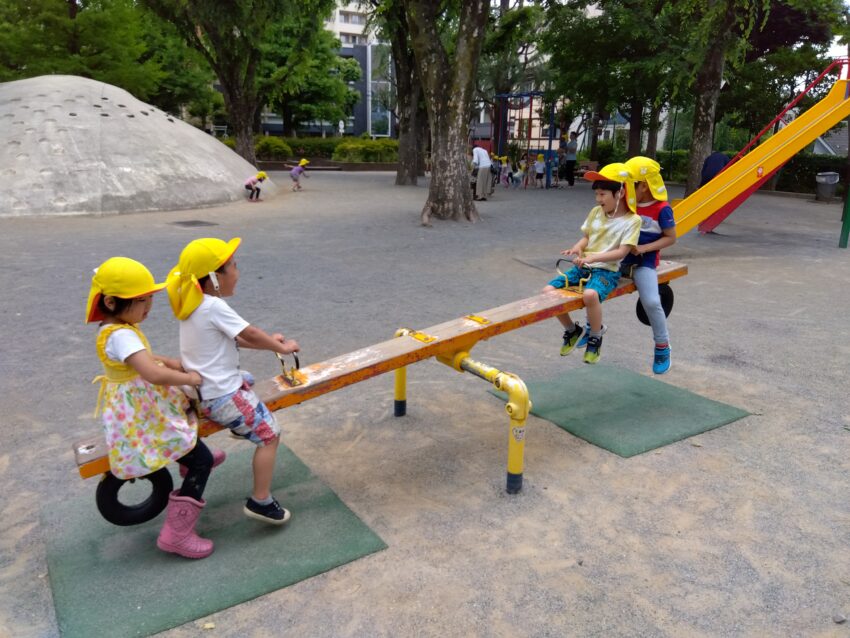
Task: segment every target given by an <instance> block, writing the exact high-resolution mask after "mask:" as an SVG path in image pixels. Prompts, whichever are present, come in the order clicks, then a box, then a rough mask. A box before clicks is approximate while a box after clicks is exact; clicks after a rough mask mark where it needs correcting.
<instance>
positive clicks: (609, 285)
mask: <svg viewBox="0 0 850 638" xmlns="http://www.w3.org/2000/svg"><path fill="white" fill-rule="evenodd" d="M588 275H589V276H590V280H589V281H587V282H585V284H584V287H585V288H589V289H590V290H595V291H596V294H598V295H599V301H605V299H606V298H607V297H608V295H610V294H611V291H612V290H614V288H616V287H617V284H618V283H619V281H620V273H619V272H615V271H612V270H605V269H604V268H587V267H582V268H578V267H577V266H573V267H572V268H570V269H569V270H568V271H567V272H565V273H564V274H563V275H558V276H557V277H555V278H554V279H553V280H552V281H550V282H549V285H550V286H552V287H553V288H566V287H567V283H568V282H569V285H570V286H578V284H579V280H580V279H584V278H586V277H587V276H588Z"/></svg>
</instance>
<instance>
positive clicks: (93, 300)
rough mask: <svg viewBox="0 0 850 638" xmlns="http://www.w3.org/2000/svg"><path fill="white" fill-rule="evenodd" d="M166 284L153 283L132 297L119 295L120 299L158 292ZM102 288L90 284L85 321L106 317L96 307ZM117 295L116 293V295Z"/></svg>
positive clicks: (91, 321)
mask: <svg viewBox="0 0 850 638" xmlns="http://www.w3.org/2000/svg"><path fill="white" fill-rule="evenodd" d="M166 285H167V283H166V282H164V281H163V282H162V283H154V285H153V286H152V287H150V289H147V290H145V291H143V292H140V293H138V294H136V295H133V296H132V297H121V298H122V299H138V298H139V297H146V296H147V295H151V294H153V293H155V292H159V291H160V290H162V289H163V288H165V286H166ZM103 294H104V292H103V290H102V289H101V288H100V287H99V286H96V285H94V284H92V287H91V289H90V290H89V298H88V301H87V302H86V323H93V322H95V321H103V320H104V319H106V317H105V316H104V314H103V313H102V312H101V311H100V309H99V308H98V301H100V298H101V297H102V296H103ZM116 296H117V295H116Z"/></svg>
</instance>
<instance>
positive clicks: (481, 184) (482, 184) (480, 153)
mask: <svg viewBox="0 0 850 638" xmlns="http://www.w3.org/2000/svg"><path fill="white" fill-rule="evenodd" d="M491 165H492V162H491V161H490V154H489V153H488V152H487V151H485V150H484V149H483V148H482V147H481V142H476V143H475V146H474V148H473V149H472V167H473V168H474V169H475V171H476V172H477V177H476V180H475V200H476V201H479V202H485V201H487V196H488V195H490V193H491V192H492V186H493V179H492V177H491V176H490V166H491Z"/></svg>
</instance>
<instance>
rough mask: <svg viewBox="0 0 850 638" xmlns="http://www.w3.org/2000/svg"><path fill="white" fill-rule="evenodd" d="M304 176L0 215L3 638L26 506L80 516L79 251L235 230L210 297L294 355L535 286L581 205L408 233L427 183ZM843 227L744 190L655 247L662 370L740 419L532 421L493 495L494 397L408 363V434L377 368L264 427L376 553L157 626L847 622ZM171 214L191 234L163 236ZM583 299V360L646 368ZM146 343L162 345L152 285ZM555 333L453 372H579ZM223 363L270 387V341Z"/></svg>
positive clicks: (28, 591) (638, 628) (17, 625)
mask: <svg viewBox="0 0 850 638" xmlns="http://www.w3.org/2000/svg"><path fill="white" fill-rule="evenodd" d="M272 178H273V179H275V180H277V181H278V183H281V184H286V180H287V179H288V178H287V176H286V175H285V174H273V175H272ZM304 185H305V190H304V191H303V192H301V193H292V192H290V191H289V190H288V189H287V188H283V189H281V190H282V191H283V193H282V194H281V195H279V196H277V197H276V198H274V199H271V200H269V201H265V202H262V203H259V204H248V203H242V204H237V205H232V206H229V207H227V208H219V209H203V210H196V211H179V212H169V213H146V214H136V215H122V216H112V217H53V218H5V219H3V218H0V285H2V289H3V290H4V292H5V299H4V301H3V303H2V304H0V340H2V341H0V343H1V344H2V345H0V353H2V356H0V414H3V418H2V425H0V479H2V482H3V484H5V485H6V489H5V490H4V496H3V499H2V504H0V512H1V513H0V635H9V636H25V637H28V636H38V637H41V636H55V635H57V634H58V630H57V626H56V621H55V616H54V613H53V606H52V600H51V593H50V586H49V579H48V578H47V567H46V563H45V534H46V533H47V530H46V529H45V528H43V527H42V526H41V524H40V515H39V512H40V510H41V509H42V508H44V507H50V505H51V503H56V502H58V501H60V500H62V499H67V498H73V497H77V496H79V495H81V494H91V496H92V505H93V500H94V487H95V485H94V482H92V481H85V482H84V481H82V480H80V479H79V477H78V475H77V473H76V468H75V466H74V460H73V455H72V453H71V448H70V444H71V442H72V441H74V440H76V439H78V438H83V437H86V436H89V435H91V434H92V433H94V432H96V431H97V428H98V426H97V424H96V422H95V421H94V420H93V419H92V418H91V410H92V408H93V405H94V401H95V396H96V391H95V389H94V388H93V387H92V386H91V385H90V380H91V378H92V377H93V376H95V374H97V373H98V367H99V364H98V362H97V358H96V356H95V353H94V348H93V347H92V343H93V337H92V335H93V332H94V330H93V329H92V328H91V327H86V326H85V325H83V323H82V321H83V314H84V304H85V298H86V294H87V292H88V285H89V280H90V276H91V269H92V268H93V267H94V266H96V265H97V264H99V263H100V262H101V261H102V260H104V259H105V258H107V257H110V256H113V255H121V254H123V255H127V256H130V257H134V258H137V259H139V260H141V261H143V262H144V263H145V264H147V265H148V266H149V267H150V268H151V269H152V270H153V271H154V274H155V275H156V276H157V277H158V278H159V277H162V276H164V275H165V274H166V273H167V271H168V270H169V268H170V267H171V265H173V263H174V262H175V261H176V258H177V255H178V254H179V251H180V249H181V248H182V246H183V245H184V244H185V243H186V242H188V241H189V240H191V239H193V238H195V237H200V236H209V235H212V236H219V237H222V238H225V239H228V238H230V237H232V236H241V237H242V238H243V245H242V248H241V249H240V251H239V253H238V256H239V265H240V270H241V271H242V279H241V281H240V283H239V287H238V290H237V294H236V297H234V299H233V305H234V307H235V308H236V309H237V310H238V311H239V312H240V313H241V314H243V315H244V316H245V317H246V318H248V319H249V320H250V321H252V323H256V324H257V325H259V326H261V327H264V328H266V329H268V330H273V329H274V330H279V331H282V332H285V333H286V334H287V335H288V336H292V337H295V338H296V339H298V341H299V342H300V344H301V347H302V351H303V355H302V361H303V362H305V363H309V362H313V361H319V360H322V359H325V358H328V357H331V356H334V355H337V354H342V353H345V352H348V351H350V350H354V349H357V348H360V347H363V346H366V345H369V344H371V343H375V342H378V341H383V340H385V339H387V338H389V337H390V336H391V335H392V334H393V332H394V331H395V330H396V329H397V328H399V327H401V326H405V327H411V328H418V329H423V328H427V327H428V326H430V325H433V324H437V323H441V322H443V321H445V320H448V319H452V318H455V317H458V316H461V315H464V314H468V313H476V312H480V311H483V310H486V309H488V308H492V307H495V306H498V305H501V304H503V303H507V302H509V301H513V300H516V299H519V298H522V297H525V296H529V295H531V294H533V293H534V292H535V291H537V290H538V289H540V288H541V287H542V286H543V285H544V284H545V283H546V281H547V279H548V278H549V277H550V274H551V271H549V272H547V271H544V270H541V269H540V268H535V267H533V266H529V265H528V264H529V263H532V264H546V263H552V264H553V265H554V261H555V259H556V258H557V256H558V255H557V253H558V250H560V249H561V248H563V247H566V246H569V245H571V244H572V243H573V242H574V240H575V238H576V236H577V233H578V227H579V225H580V223H581V221H582V219H583V218H584V215H585V214H586V212H587V210H588V209H589V208H590V207H591V205H592V204H593V198H592V194H591V191H590V189H589V187H588V186H587V185H586V184H582V185H577V186H576V188H574V189H569V190H558V191H504V190H498V191H497V193H496V195H495V197H494V198H493V199H492V200H491V201H488V202H482V203H480V204H479V210H480V211H481V215H482V221H481V222H480V223H478V224H475V225H469V224H459V223H454V222H436V223H435V225H434V227H432V228H423V227H421V226H420V225H419V223H418V220H419V210H420V208H421V205H422V203H423V202H424V199H425V195H426V189H425V187H424V186H419V187H410V188H399V187H394V186H393V175H391V174H389V173H377V174H365V173H360V174H357V173H319V172H315V173H314V174H313V175H312V177H311V179H309V180H305V183H304ZM673 190H674V191H675V190H676V189H675V188H674V189H673ZM675 194H676V193H675V192H674V195H675ZM840 214H841V208H840V206H839V205H838V204H821V203H815V202H812V201H809V200H805V199H799V198H782V197H775V196H769V195H756V196H754V197H753V198H751V199H750V200H749V201H748V202H747V203H746V204H745V205H744V206H742V207H741V209H739V210H738V211H737V212H736V213H735V214H734V215H732V216H731V217H730V218H729V219H728V220H727V221H726V222H724V223H723V225H721V226H720V227H719V229H718V231H719V232H718V233H717V234H712V235H706V236H701V235H699V234H698V233H696V232H693V233H690V234H689V235H687V236H685V237H684V238H682V239H681V240H680V241H679V242H678V243H677V244H676V245H675V246H673V247H672V248H671V249H670V250H668V251H666V252H665V257H666V258H668V259H674V260H677V261H682V262H685V263H687V264H688V265H689V267H690V274H689V276H687V277H685V278H684V279H681V280H679V281H677V282H674V289H675V292H676V306H675V308H674V311H673V314H672V316H671V321H670V328H671V336H672V343H673V348H674V350H673V368H672V370H671V371H670V372H669V373H668V374H667V375H666V376H665V377H663V380H664V381H665V382H667V383H670V384H672V385H675V386H678V387H682V388H686V389H688V390H691V391H694V392H698V393H700V394H702V395H703V396H706V397H708V398H711V399H716V400H720V401H724V402H727V403H730V404H733V405H736V406H738V407H741V408H743V409H746V410H748V411H749V412H751V413H752V416H750V417H747V418H745V419H743V420H741V421H738V422H736V423H733V424H731V425H729V426H726V427H722V428H719V429H717V430H713V431H711V432H707V433H705V434H702V435H699V436H697V437H694V438H692V439H688V440H686V441H681V442H679V443H675V444H673V445H669V446H667V447H664V448H661V449H659V450H655V451H652V452H649V453H646V454H643V455H640V456H637V457H633V458H630V459H622V458H619V457H617V456H615V455H613V454H611V453H609V452H606V451H605V450H602V449H598V448H596V447H594V446H591V445H589V444H587V443H585V442H584V441H581V440H579V439H576V438H574V437H573V436H571V435H569V434H568V433H566V432H564V431H562V430H560V429H558V428H557V427H555V426H554V425H552V424H550V423H548V422H546V421H542V420H539V419H537V418H534V417H531V418H530V419H529V421H528V431H527V443H526V451H525V485H524V488H523V491H522V493H521V494H519V495H516V496H509V495H507V494H506V493H505V492H504V480H505V476H504V475H505V464H506V454H507V446H506V436H507V418H506V416H505V415H504V411H503V406H502V404H500V402H498V401H496V400H495V399H493V398H492V397H489V396H488V395H487V393H486V392H485V391H486V389H487V388H486V385H485V384H484V383H483V382H481V381H480V380H479V379H476V378H474V377H471V376H470V375H463V376H458V375H457V374H456V373H453V372H452V371H450V370H448V369H447V368H445V367H444V366H441V365H439V364H436V363H434V362H432V361H427V362H423V363H421V364H419V365H417V366H414V367H413V368H412V369H411V370H410V372H409V379H408V416H407V417H405V418H404V419H394V418H393V417H392V416H391V413H392V378H391V377H390V376H384V377H379V378H377V379H373V380H370V381H366V382H364V383H361V384H358V385H355V386H351V387H349V388H346V389H343V390H341V391H338V392H335V393H333V394H330V395H326V396H324V397H320V398H318V399H316V400H314V401H311V402H308V403H306V404H303V405H301V406H297V407H294V408H290V409H287V410H285V411H283V412H281V413H279V414H278V416H279V418H280V420H281V422H282V424H283V426H284V429H285V434H284V436H285V442H286V444H287V445H289V446H290V447H291V448H292V449H293V450H294V451H295V452H296V454H298V456H299V457H300V458H301V459H302V460H303V461H304V462H305V463H307V464H308V465H309V466H310V467H311V469H312V470H313V471H314V472H315V473H316V474H317V475H318V476H319V477H320V478H321V479H322V480H323V481H325V483H327V484H328V485H329V486H330V487H331V488H332V489H333V490H335V491H336V492H337V493H338V494H339V496H340V497H341V498H342V500H343V501H344V502H345V503H346V504H347V505H348V506H349V507H350V508H351V509H352V510H354V511H355V512H356V513H357V514H358V515H359V516H360V517H361V518H362V519H363V520H364V521H365V522H366V523H367V524H368V525H369V526H370V527H372V529H374V530H375V531H376V532H377V533H378V534H379V535H380V536H381V537H382V538H383V539H384V540H385V541H386V543H387V544H388V545H389V548H388V549H387V550H385V551H383V552H379V553H378V554H374V555H371V556H368V557H365V558H363V559H361V560H358V561H355V562H354V563H351V564H348V565H345V566H343V567H340V568H338V569H335V570H332V571H331V572H329V573H326V574H322V575H319V576H316V577H314V578H311V579H309V580H306V581H303V582H301V583H298V584H296V585H293V586H291V587H288V588H286V589H282V590H280V591H276V592H273V593H271V594H269V595H267V596H263V597H261V598H258V599H256V600H253V601H250V602H247V603H244V604H242V605H239V606H237V607H234V608H231V609H227V610H224V611H222V612H220V613H218V614H215V615H213V616H210V617H207V618H201V619H198V620H197V621H195V622H192V623H189V624H187V625H184V626H182V627H178V628H175V629H173V630H171V631H169V632H166V633H165V634H163V635H167V636H170V637H174V638H177V637H188V636H198V635H204V636H216V635H217V636H282V635H286V636H370V637H371V636H508V635H510V636H565V635H569V636H573V635H575V636H611V635H616V636H712V637H713V636H789V635H794V636H848V635H850V628H848V623H844V624H838V623H836V622H835V621H834V619H833V616H836V615H837V614H844V615H850V555H848V552H847V541H848V527H849V526H850V506H848V500H847V498H846V494H847V474H848V469H850V463H848V455H847V449H848V437H850V410H848V402H847V399H846V395H847V386H848V375H847V369H848V365H847V360H848V358H850V338H848V335H850V330H848V325H847V324H848V317H850V301H848V295H847V289H848V284H849V283H850V259H848V255H850V253H848V251H846V250H840V249H838V248H837V244H838V234H839V230H840ZM187 220H200V221H205V222H209V223H211V224H215V226H210V227H201V228H185V227H180V226H176V225H175V224H174V223H175V222H178V221H187ZM604 312H605V319H606V323H607V324H609V325H610V329H609V331H608V333H607V334H606V336H605V344H604V347H603V360H604V361H605V362H606V363H608V364H610V365H616V366H620V367H622V368H623V369H627V370H631V371H634V372H638V373H641V374H647V375H651V374H652V373H651V371H650V364H651V348H652V340H651V333H650V331H649V329H648V328H647V327H645V326H643V325H642V324H639V323H638V322H637V320H636V319H635V317H634V300H633V299H632V298H626V299H617V300H612V301H611V302H610V304H606V305H605V306H604ZM143 329H144V331H145V333H146V334H147V335H148V337H149V338H150V339H151V341H152V342H153V345H154V347H155V349H156V350H157V351H159V352H163V353H176V352H177V329H176V324H175V322H174V320H173V319H172V317H171V313H170V311H169V309H168V304H167V301H166V300H165V298H164V297H162V298H159V299H158V300H157V302H156V304H155V306H154V310H153V312H152V314H151V317H150V318H149V319H148V320H147V321H146V322H145V324H144V326H143ZM559 335H560V330H559V329H558V325H557V324H556V322H554V321H550V322H547V323H545V324H537V325H534V326H530V327H528V328H525V329H523V330H519V331H515V332H512V333H509V334H506V335H503V336H500V337H499V338H497V339H493V340H492V341H490V342H484V343H480V344H479V345H478V346H477V347H476V348H475V350H474V353H473V356H474V357H475V358H476V359H478V360H480V361H483V362H486V363H489V364H491V365H494V366H496V367H498V368H501V369H504V370H509V371H511V372H514V373H516V374H518V375H520V376H521V377H523V378H529V379H530V378H545V377H550V376H552V375H555V374H559V373H562V372H564V371H568V370H569V369H571V368H573V367H575V366H580V365H583V364H582V363H581V359H580V357H579V356H576V355H573V356H572V357H569V358H561V357H560V356H558V349H559V345H560V340H559ZM243 365H244V367H245V368H247V369H251V370H252V371H253V372H255V374H257V375H258V376H271V375H272V374H275V366H276V361H275V360H274V359H273V358H272V357H271V356H269V355H268V354H263V353H258V352H245V353H244V354H243ZM575 400H576V401H580V400H581V394H580V393H579V392H577V393H576V397H575ZM214 443H215V444H216V445H220V446H221V447H223V448H225V449H228V448H230V447H233V446H238V445H239V442H233V441H231V440H230V439H228V438H227V437H223V436H221V435H217V436H216V437H215V441H214ZM281 471H285V468H282V469H281ZM248 472H249V469H248V468H246V481H247V480H248ZM210 489H214V483H213V482H211V486H210ZM92 509H93V511H94V508H92ZM93 515H96V514H93ZM294 515H296V516H297V512H295V513H294ZM50 533H54V532H53V531H51V532H50ZM210 560H215V557H214V556H213V557H212V558H211V559H210ZM839 620H840V618H839ZM207 622H214V623H215V626H216V627H215V629H214V630H203V629H202V626H203V624H204V623H207Z"/></svg>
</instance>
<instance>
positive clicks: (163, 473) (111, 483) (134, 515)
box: [95, 467, 174, 526]
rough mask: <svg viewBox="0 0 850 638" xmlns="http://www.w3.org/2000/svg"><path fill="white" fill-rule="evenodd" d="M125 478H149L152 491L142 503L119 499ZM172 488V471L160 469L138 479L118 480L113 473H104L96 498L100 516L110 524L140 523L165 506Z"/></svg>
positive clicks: (153, 516)
mask: <svg viewBox="0 0 850 638" xmlns="http://www.w3.org/2000/svg"><path fill="white" fill-rule="evenodd" d="M127 481H149V482H150V484H151V494H150V496H148V497H147V498H146V499H145V500H144V501H142V502H141V503H136V504H135V505H127V504H125V503H122V502H121V501H120V500H119V499H118V492H119V491H120V490H121V488H122V487H123V486H124V484H125V483H127ZM172 489H174V482H173V481H172V479H171V472H169V471H168V470H167V469H166V468H164V467H163V468H161V469H159V470H157V471H156V472H154V473H153V474H148V475H147V476H143V477H141V478H137V479H127V480H124V479H120V478H117V477H116V476H115V475H114V474H113V473H112V472H107V473H106V474H104V475H103V478H102V479H101V481H100V483H98V486H97V493H96V495H95V500H96V501H97V510H98V511H99V512H100V514H101V516H103V518H105V519H106V520H107V521H109V522H110V523H112V524H113V525H121V526H127V525H139V524H140V523H146V522H147V521H149V520H151V519H154V518H156V517H157V516H159V514H160V513H161V512H162V510H164V509H165V508H166V506H167V505H168V495H169V494H170V493H171V490H172Z"/></svg>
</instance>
